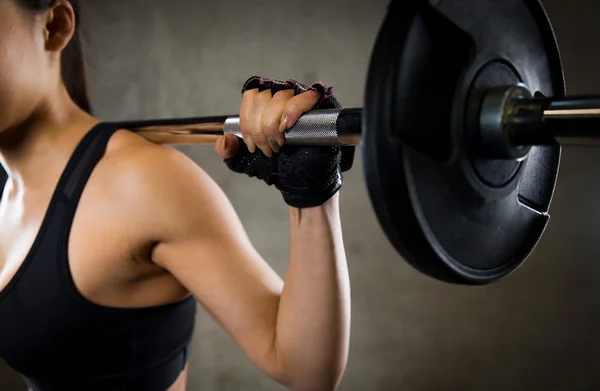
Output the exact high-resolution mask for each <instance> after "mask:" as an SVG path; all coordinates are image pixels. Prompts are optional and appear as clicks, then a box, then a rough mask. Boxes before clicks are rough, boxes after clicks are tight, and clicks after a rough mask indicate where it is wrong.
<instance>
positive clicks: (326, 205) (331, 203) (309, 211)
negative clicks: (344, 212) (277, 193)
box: [288, 190, 340, 220]
mask: <svg viewBox="0 0 600 391" xmlns="http://www.w3.org/2000/svg"><path fill="white" fill-rule="evenodd" d="M339 205H340V192H339V190H338V191H337V192H335V193H334V194H333V196H331V197H330V198H329V199H328V200H326V201H325V202H323V203H321V204H320V205H316V206H310V207H305V208H299V207H295V206H290V205H288V210H289V214H290V218H292V219H298V220H299V219H300V218H302V217H306V216H310V215H314V214H319V213H320V214H322V213H323V212H325V214H331V213H334V214H337V213H339Z"/></svg>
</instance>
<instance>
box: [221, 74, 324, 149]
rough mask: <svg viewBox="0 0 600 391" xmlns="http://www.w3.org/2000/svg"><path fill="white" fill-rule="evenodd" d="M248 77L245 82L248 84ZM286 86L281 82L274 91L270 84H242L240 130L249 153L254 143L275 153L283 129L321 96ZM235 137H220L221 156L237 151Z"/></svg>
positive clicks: (295, 120) (291, 124)
mask: <svg viewBox="0 0 600 391" xmlns="http://www.w3.org/2000/svg"><path fill="white" fill-rule="evenodd" d="M251 80H253V79H250V80H249V81H248V82H247V83H246V85H247V86H249V84H250V82H251ZM276 83H280V82H276ZM286 83H290V82H286ZM251 87H253V86H251ZM285 87H288V88H285ZM285 87H284V86H283V85H280V86H279V88H277V89H278V91H277V90H276V92H275V93H273V88H266V89H263V88H260V86H259V85H256V86H255V87H254V88H251V89H247V88H244V92H243V95H242V103H241V107H240V130H241V131H242V135H243V137H244V142H245V144H246V146H247V148H248V151H249V152H250V153H254V152H255V151H256V147H258V148H259V149H260V150H261V151H262V152H263V153H264V154H265V156H267V157H271V156H272V154H273V152H275V153H278V152H279V151H280V149H281V147H282V146H283V144H284V141H285V137H284V132H285V131H286V130H289V129H290V128H292V127H293V126H294V125H295V124H296V122H297V121H298V119H299V118H300V117H301V116H302V115H303V114H305V113H306V112H308V111H310V110H312V109H313V108H314V107H315V106H316V105H317V103H318V101H319V99H320V98H321V97H322V94H320V93H319V92H317V91H316V90H315V89H307V90H305V91H300V92H299V93H298V91H297V90H296V89H294V88H292V85H291V84H286V85H285ZM296 94H297V95H296ZM236 141H237V140H236V137H235V136H233V135H228V136H223V137H220V138H219V140H218V141H217V145H216V150H217V153H218V154H219V156H221V158H222V159H228V158H231V157H233V156H234V155H235V154H236V153H237V152H238V146H239V145H238V143H237V142H236Z"/></svg>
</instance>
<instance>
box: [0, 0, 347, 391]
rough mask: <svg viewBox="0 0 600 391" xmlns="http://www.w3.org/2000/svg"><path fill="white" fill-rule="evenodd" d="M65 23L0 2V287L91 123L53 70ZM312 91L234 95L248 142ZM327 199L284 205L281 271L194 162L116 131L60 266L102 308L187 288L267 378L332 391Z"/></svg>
mask: <svg viewBox="0 0 600 391" xmlns="http://www.w3.org/2000/svg"><path fill="white" fill-rule="evenodd" d="M75 23H76V21H75V18H74V13H73V10H72V8H71V6H70V4H69V3H68V1H66V0H59V1H57V2H56V3H55V4H54V5H53V6H52V7H51V8H50V9H49V10H48V12H46V13H44V14H41V15H38V16H37V17H35V18H33V17H32V15H30V14H26V13H24V12H23V11H22V10H21V9H20V8H18V7H17V6H16V5H15V3H14V2H13V1H12V0H2V1H0V91H2V94H1V95H0V163H1V164H2V165H3V167H4V168H5V170H6V171H7V172H8V173H9V176H10V178H9V181H8V183H7V186H6V189H5V191H4V193H3V195H2V198H1V200H0V290H2V289H3V288H4V287H5V286H6V285H7V284H8V283H9V281H10V280H11V279H12V278H13V277H14V275H15V273H16V271H17V269H18V268H19V266H20V265H21V263H22V262H23V259H24V258H25V256H26V254H27V253H28V251H29V250H30V247H31V245H32V243H33V241H34V238H35V236H36V234H37V232H38V230H39V227H40V224H41V222H42V219H43V217H44V213H45V211H46V209H47V207H48V203H49V201H50V198H51V195H52V193H53V191H54V188H55V186H56V184H57V181H58V178H59V176H60V175H61V173H62V170H63V169H64V167H65V165H66V163H67V161H68V159H69V158H70V156H71V154H72V152H73V150H74V149H75V147H76V145H77V143H78V142H79V141H80V140H81V139H82V137H83V136H84V135H85V133H86V132H87V131H89V129H90V128H92V127H93V126H94V125H95V124H97V123H98V120H97V119H95V118H93V117H91V116H89V115H88V114H87V113H85V112H84V111H82V110H80V109H79V108H78V107H77V106H76V105H75V104H74V103H73V102H72V100H71V99H70V97H69V96H68V94H67V92H66V90H65V88H64V84H63V83H62V81H61V79H60V56H61V51H62V50H63V49H64V47H65V46H66V45H67V43H68V42H69V40H70V39H71V37H72V35H73V31H74V26H75ZM318 98H319V96H318V95H317V94H316V93H315V92H307V93H304V94H301V95H298V96H296V97H292V94H291V93H289V92H280V93H278V94H276V95H275V96H271V94H270V92H262V93H258V92H257V91H248V92H246V93H245V94H244V96H243V98H242V102H241V105H240V117H241V127H242V131H243V134H244V139H245V140H246V141H247V142H248V144H249V147H250V148H252V149H254V148H255V146H257V147H258V148H261V149H262V150H263V151H264V153H265V154H267V155H270V154H272V153H276V152H277V150H278V148H280V146H281V145H283V136H282V133H281V132H282V131H283V130H285V129H287V128H289V127H291V126H293V124H294V123H295V122H296V121H297V120H298V118H299V117H300V116H301V115H302V114H303V113H305V112H306V111H308V110H310V109H311V108H312V107H313V106H314V104H315V103H316V101H317V99H318ZM238 145H239V144H238V143H237V140H236V139H235V138H234V137H228V138H225V137H222V138H220V139H219V141H218V142H217V144H216V146H215V148H216V152H217V156H215V158H226V157H230V156H233V155H234V154H235V153H236V150H237V147H238ZM232 175H233V174H232ZM149 195H152V196H149ZM100 203H101V204H102V208H98V207H97V206H98V205H100ZM338 208H339V204H338V195H335V196H334V197H333V198H332V199H330V200H329V201H327V202H326V203H325V204H324V205H322V206H319V207H315V208H308V209H302V210H300V209H295V208H289V216H290V243H291V249H290V260H289V262H290V264H289V269H288V273H287V275H286V277H285V281H284V280H282V279H281V278H280V277H279V276H278V275H277V274H276V273H275V272H274V271H273V269H271V267H270V266H269V265H268V263H267V262H266V261H265V260H264V259H263V258H262V256H261V255H260V254H259V253H258V252H257V251H256V249H255V248H254V247H253V246H252V243H250V241H249V239H248V236H247V234H246V232H245V231H244V228H243V226H242V224H241V222H240V220H239V218H238V216H237V215H236V213H235V211H234V209H233V207H232V205H231V203H230V202H229V200H228V199H227V197H226V196H225V194H224V193H223V191H222V190H221V189H220V188H219V187H218V186H217V185H216V183H215V182H214V181H213V180H212V179H211V178H210V177H209V175H207V173H206V172H205V171H204V170H202V168H201V167H198V166H197V165H196V164H195V163H194V162H193V161H191V160H190V159H189V158H187V157H186V156H184V155H183V154H181V153H180V152H178V151H176V150H174V149H170V148H167V147H163V146H158V145H155V144H152V143H150V142H149V141H147V140H145V139H143V138H142V137H141V136H139V135H137V134H134V133H132V132H129V131H126V130H120V131H118V132H117V133H116V134H115V135H114V136H113V137H112V138H111V140H110V142H109V144H108V146H107V151H106V154H105V156H104V157H103V158H102V160H101V161H100V163H99V164H98V165H97V167H96V168H95V170H94V172H93V173H92V175H91V177H90V180H89V182H88V184H87V186H86V188H85V190H84V192H83V195H82V198H81V201H80V203H79V206H78V210H77V213H76V215H75V220H74V222H73V227H72V231H71V235H70V238H69V248H68V253H69V265H70V268H71V272H72V275H73V279H74V281H75V284H76V286H77V288H78V289H79V291H80V292H81V294H82V295H83V296H84V297H86V298H87V299H88V300H89V301H91V302H94V303H97V304H101V305H105V306H111V307H125V308H135V307H146V306H153V305H160V304H166V303H171V302H174V301H178V300H181V299H183V298H185V297H188V296H190V295H193V296H194V297H195V298H196V299H197V300H198V302H199V303H200V304H201V305H202V306H204V307H205V308H206V309H207V310H208V311H209V312H210V313H211V314H212V316H214V318H215V319H216V320H217V321H218V322H219V324H221V326H222V327H223V328H224V329H225V330H226V331H227V332H228V333H229V334H230V335H231V337H232V338H233V340H235V341H236V342H237V343H238V344H239V346H240V348H241V349H242V350H243V351H244V352H245V353H246V354H247V355H248V357H249V358H250V359H251V360H252V361H253V362H254V363H255V364H256V366H257V367H258V368H260V370H262V371H263V372H264V373H265V374H266V375H267V376H269V377H271V378H272V379H274V380H276V381H278V382H280V383H281V384H283V385H285V386H287V387H288V388H290V389H293V390H333V389H335V388H336V387H337V385H338V384H339V381H340V379H341V376H342V374H343V372H344V369H345V366H346V360H347V355H348V341H349V333H350V326H349V324H350V287H349V280H348V270H347V265H346V257H345V251H344V246H343V240H342V230H341V222H340V216H339V210H338ZM97 238H102V240H98V239H97ZM149 249H152V251H150V252H149V251H148V250H149ZM149 253H150V256H148V254H149ZM200 338H201V336H200ZM186 375H187V369H186V370H185V371H184V372H182V374H181V376H180V378H179V379H178V380H177V382H176V383H175V384H173V385H172V386H171V388H170V389H169V391H183V390H185V389H186V384H185V380H186Z"/></svg>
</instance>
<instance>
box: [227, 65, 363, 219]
mask: <svg viewBox="0 0 600 391" xmlns="http://www.w3.org/2000/svg"><path fill="white" fill-rule="evenodd" d="M255 88H258V89H259V91H264V90H266V89H270V90H271V93H272V94H273V95H275V93H277V92H278V91H281V90H289V89H292V90H294V93H295V95H298V94H300V93H303V92H306V91H309V90H315V91H316V92H318V93H319V94H320V95H321V98H320V99H319V101H318V102H317V104H316V105H315V107H314V108H313V110H318V109H336V108H338V109H339V108H341V105H340V103H339V102H338V101H337V99H336V98H335V97H334V96H333V94H332V92H331V91H332V88H331V87H327V86H325V85H323V84H320V83H315V84H313V85H312V86H310V87H308V86H306V85H303V84H301V83H299V82H297V81H294V80H288V81H285V82H283V81H278V80H271V79H265V78H262V77H258V76H255V77H251V78H250V79H248V81H246V83H245V84H244V87H243V89H242V94H243V93H244V92H246V91H247V90H252V89H255ZM239 142H240V149H239V151H238V153H237V154H236V155H235V156H234V157H232V158H230V159H225V163H226V164H227V167H229V169H231V170H232V171H234V172H237V173H241V174H246V175H248V176H250V177H256V178H258V179H260V180H263V181H265V182H266V183H267V184H268V185H269V186H271V185H272V186H275V187H276V188H277V189H278V190H279V191H280V192H281V194H282V196H283V199H284V201H285V202H286V203H287V204H288V205H290V206H292V207H295V208H310V207H315V206H319V205H322V204H324V203H325V202H326V201H327V200H329V199H330V198H331V197H333V196H334V195H335V194H336V193H337V192H338V191H339V189H340V188H341V187H342V183H343V176H342V172H344V171H347V170H349V169H350V168H351V167H352V164H353V161H354V153H355V148H354V147H298V146H291V145H284V146H283V147H282V148H281V151H280V152H279V153H273V155H272V156H271V157H270V158H269V157H267V156H265V154H263V153H262V151H261V150H260V149H258V148H257V149H256V151H255V153H252V154H251V153H250V152H249V151H248V148H247V147H246V144H245V143H244V142H243V140H241V139H239Z"/></svg>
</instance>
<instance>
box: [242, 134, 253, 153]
mask: <svg viewBox="0 0 600 391" xmlns="http://www.w3.org/2000/svg"><path fill="white" fill-rule="evenodd" d="M244 143H246V147H247V148H248V151H249V152H250V153H254V151H256V144H254V142H252V139H251V138H250V137H248V136H244Z"/></svg>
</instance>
